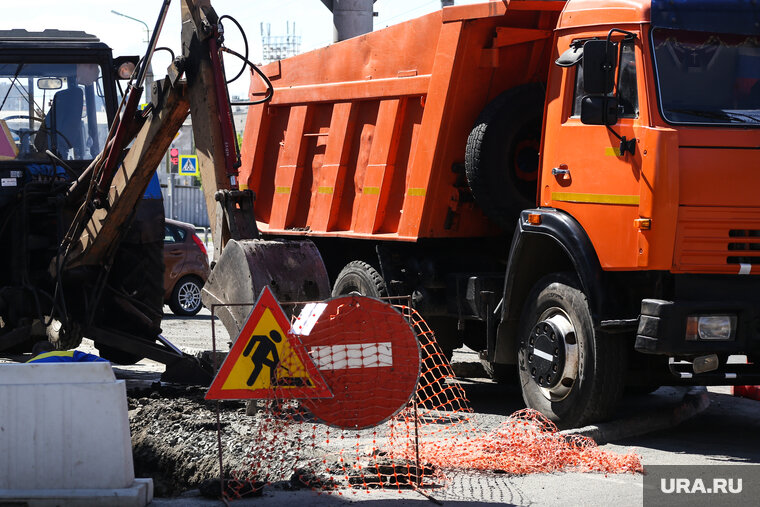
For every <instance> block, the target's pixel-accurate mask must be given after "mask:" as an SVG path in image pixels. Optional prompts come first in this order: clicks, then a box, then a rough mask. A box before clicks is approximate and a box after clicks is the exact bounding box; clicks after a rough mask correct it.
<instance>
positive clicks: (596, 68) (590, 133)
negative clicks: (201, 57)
mask: <svg viewBox="0 0 760 507" xmlns="http://www.w3.org/2000/svg"><path fill="white" fill-rule="evenodd" d="M758 20H760V6H758V4H757V3H752V2H747V1H739V0H737V1H726V0H723V1H719V0H569V1H567V2H559V1H532V0H512V1H507V0H504V1H503V2H501V1H498V2H490V3H484V4H478V5H466V6H454V7H448V8H444V9H443V10H442V11H439V12H435V13H432V14H429V15H427V16H424V17H421V18H418V19H415V20H412V21H408V22H405V23H402V24H399V25H395V26H391V27H388V28H385V29H383V30H379V31H377V32H374V33H370V34H367V35H364V36H361V37H356V38H354V39H350V40H347V41H344V42H341V43H337V44H333V45H331V46H329V47H326V48H323V49H318V50H316V51H312V52H310V53H306V54H302V55H299V56H296V57H293V58H289V59H286V60H282V61H278V62H275V63H271V64H269V65H268V66H266V67H264V69H263V71H264V72H265V73H266V74H267V76H269V78H270V79H271V80H272V82H273V84H274V87H275V94H274V98H273V99H272V101H271V102H269V103H267V104H262V105H259V106H255V107H252V108H251V109H250V112H249V114H248V120H247V125H246V129H245V136H244V143H243V147H242V149H243V166H242V168H241V175H240V176H241V177H240V181H241V183H242V184H243V186H246V185H247V187H248V188H250V189H252V190H253V191H254V192H255V195H256V201H255V212H256V215H257V219H258V221H259V223H258V225H259V228H260V230H261V232H262V234H264V236H266V237H277V238H288V237H294V236H295V237H302V238H303V237H307V238H309V239H311V240H312V241H313V242H314V243H315V245H316V246H317V248H318V249H319V251H320V253H321V255H322V257H323V259H324V262H325V265H326V266H327V269H328V272H329V275H330V277H331V281H332V286H333V294H335V295H337V294H343V293H352V292H358V293H362V294H366V295H370V296H387V295H389V296H402V295H411V299H412V301H413V303H414V305H415V306H416V307H417V308H418V309H419V310H420V311H421V313H422V314H423V316H425V317H426V319H427V320H428V322H429V323H430V324H431V326H432V327H433V329H434V330H435V331H436V334H437V336H438V338H439V341H440V342H441V344H442V346H443V347H444V348H445V349H452V348H454V347H457V346H459V345H460V344H462V343H465V344H467V345H468V346H469V347H471V348H473V349H475V350H478V351H480V353H481V358H482V359H483V361H484V362H486V364H487V365H488V366H489V368H490V369H491V370H492V372H493V373H494V374H495V375H499V374H502V376H504V377H506V375H504V373H505V372H508V371H509V367H510V366H512V367H514V365H517V366H518V368H517V369H518V371H519V377H520V384H521V386H522V390H523V397H524V399H525V401H526V403H527V404H528V406H530V407H534V408H536V409H538V410H540V411H542V412H544V413H545V414H547V415H548V416H550V417H551V418H552V419H553V420H555V421H557V422H558V423H559V424H560V425H563V426H569V425H578V424H583V423H585V422H588V421H591V420H598V419H601V418H604V417H606V416H608V415H610V413H611V412H612V410H613V409H614V407H615V404H616V403H617V401H618V400H619V398H620V396H621V393H622V392H623V389H624V387H626V386H631V387H634V388H635V389H637V390H651V389H653V388H655V387H656V386H659V385H664V384H700V385H709V384H755V383H759V382H757V380H758V379H759V378H760V370H758V367H757V366H755V365H752V364H749V365H747V364H736V365H734V364H726V359H727V357H728V356H729V355H732V354H747V355H748V356H749V357H750V363H751V362H752V359H753V357H754V359H755V362H757V360H758V359H760V283H759V282H758V277H757V274H758V272H760V266H759V267H758V268H755V265H758V264H760V197H758V193H757V189H758V188H759V187H760V129H759V128H760V84H758V82H760V47H759V46H758V42H757V41H758V39H759V38H760V23H758ZM259 92H260V90H259V89H258V88H256V87H255V86H254V87H253V88H252V89H251V93H252V94H253V95H254V96H255V95H257V94H258V93H259Z"/></svg>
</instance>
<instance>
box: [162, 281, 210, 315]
mask: <svg viewBox="0 0 760 507" xmlns="http://www.w3.org/2000/svg"><path fill="white" fill-rule="evenodd" d="M202 287H203V282H202V281H201V279H200V278H198V277H197V276H191V275H188V276H183V277H182V278H180V279H179V281H178V282H177V285H175V286H174V290H173V291H172V295H171V299H170V300H169V308H171V309H172V312H173V313H174V315H195V314H196V313H198V312H199V311H200V310H201V307H202V306H203V304H202V303H201V288H202Z"/></svg>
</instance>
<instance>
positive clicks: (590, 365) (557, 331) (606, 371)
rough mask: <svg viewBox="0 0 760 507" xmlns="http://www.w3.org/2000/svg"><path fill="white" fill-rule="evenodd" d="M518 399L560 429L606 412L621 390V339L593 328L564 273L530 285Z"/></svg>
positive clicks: (580, 297) (522, 328)
mask: <svg viewBox="0 0 760 507" xmlns="http://www.w3.org/2000/svg"><path fill="white" fill-rule="evenodd" d="M519 336H520V343H519V349H518V365H519V374H520V386H521V388H522V393H523V399H524V400H525V403H526V405H527V406H528V407H530V408H534V409H536V410H538V411H540V412H541V413H543V414H544V415H546V416H547V417H548V418H549V419H551V420H552V421H554V422H555V423H556V424H557V425H558V426H560V427H562V428H569V427H577V426H582V425H584V424H587V423H589V422H592V421H598V420H601V419H604V418H606V417H609V416H610V415H611V413H612V410H613V409H614V408H615V405H616V403H617V402H618V400H619V399H620V397H621V395H622V392H623V385H624V380H625V379H624V377H625V371H626V370H625V354H624V352H625V350H624V343H623V341H622V340H618V339H616V337H614V336H608V335H604V334H603V333H601V332H598V331H595V330H594V326H593V323H592V320H591V313H590V311H589V307H588V301H587V299H586V296H585V295H584V294H583V291H582V290H581V285H580V282H579V281H578V279H577V278H576V277H575V276H574V275H573V274H569V273H558V274H552V275H548V276H546V277H544V278H542V279H541V280H539V281H538V282H537V283H536V284H535V285H534V286H533V289H532V290H531V293H530V295H529V296H528V299H527V303H526V305H525V307H524V308H523V312H522V316H521V318H520V335H519Z"/></svg>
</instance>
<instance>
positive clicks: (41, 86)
mask: <svg viewBox="0 0 760 507" xmlns="http://www.w3.org/2000/svg"><path fill="white" fill-rule="evenodd" d="M136 62H137V58H136V57H124V58H116V59H114V58H113V56H112V52H111V49H110V48H109V47H108V46H107V45H106V44H104V43H103V42H101V41H100V40H99V39H98V38H97V37H95V36H94V35H90V34H87V33H85V32H78V31H62V30H45V31H42V32H29V31H26V30H22V29H14V30H3V31H0V178H1V179H0V182H1V183H0V185H1V186H0V221H2V224H3V225H2V226H1V227H0V241H2V243H3V245H5V247H4V248H3V250H2V253H0V259H2V265H3V266H4V268H3V269H2V270H0V318H1V319H2V326H0V350H7V349H11V350H14V349H15V350H18V351H28V350H29V349H30V348H31V344H32V343H33V342H34V341H36V340H44V339H48V340H50V341H52V342H53V343H54V344H55V345H56V347H58V348H60V349H67V348H73V347H76V346H77V345H78V344H79V343H80V342H81V339H82V336H83V334H84V333H86V332H87V331H86V330H85V329H86V328H87V327H88V326H91V325H92V326H98V327H117V323H119V325H120V324H121V323H122V322H124V323H127V325H126V328H125V329H127V330H128V332H130V333H133V334H134V335H137V336H139V337H141V338H142V339H145V340H147V341H149V342H152V341H155V339H156V336H157V335H158V333H159V332H160V322H161V315H162V310H163V300H162V296H163V287H162V273H163V257H162V248H163V244H162V240H163V205H162V199H161V192H160V188H159V187H158V182H157V180H156V181H155V185H154V186H153V187H151V190H152V191H149V192H148V193H147V194H146V197H151V199H143V200H142V201H141V203H140V205H139V206H137V208H136V211H135V213H134V219H133V221H132V222H131V226H130V227H128V228H126V229H125V232H124V239H123V241H122V243H121V246H120V248H119V253H118V254H117V261H116V262H115V263H114V266H103V267H101V268H99V269H101V270H102V273H100V274H98V273H89V274H87V276H79V277H77V276H73V277H68V278H67V279H66V280H64V279H63V278H62V277H61V276H60V275H61V272H60V270H61V263H60V262H57V261H56V259H58V258H60V256H61V254H63V253H64V252H62V251H61V250H62V248H63V247H62V246H61V245H63V244H64V243H65V241H64V238H65V237H66V235H67V234H68V229H69V226H70V224H71V222H72V219H73V218H74V217H75V216H76V215H77V214H78V213H79V212H80V211H81V209H82V206H83V202H84V200H85V196H86V193H87V181H85V180H84V177H83V176H82V175H83V174H85V173H86V169H87V168H88V167H89V166H90V165H91V164H92V163H93V160H94V159H96V158H97V156H98V155H99V153H100V152H101V150H102V149H103V148H104V144H105V141H106V138H107V135H108V132H109V129H110V128H111V126H112V125H113V123H114V119H115V118H116V115H117V106H118V102H119V100H120V98H121V93H120V89H119V86H120V84H119V80H122V79H126V78H129V77H130V75H131V73H132V71H133V69H134V68H135V64H136ZM80 178H82V179H83V184H82V185H79V189H78V190H76V191H75V190H73V189H74V187H75V185H73V184H74V182H76V181H77V180H78V179H80ZM80 275H84V273H80ZM90 275H92V276H90ZM96 280H100V281H102V280H107V281H106V283H105V287H106V288H105V290H97V289H96V286H97V284H98V283H100V281H96ZM93 295H94V297H93ZM87 334H88V337H90V338H95V336H94V334H91V333H89V332H87ZM96 345H100V343H99V342H98V340H97V339H96ZM101 354H102V355H103V356H104V357H106V358H110V359H112V360H114V361H121V362H133V361H134V360H136V359H137V358H139V357H137V356H136V355H133V354H120V353H119V351H118V350H115V349H114V348H113V347H107V346H104V347H102V348H101Z"/></svg>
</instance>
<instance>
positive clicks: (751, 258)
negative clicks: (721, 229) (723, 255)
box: [727, 229, 760, 264]
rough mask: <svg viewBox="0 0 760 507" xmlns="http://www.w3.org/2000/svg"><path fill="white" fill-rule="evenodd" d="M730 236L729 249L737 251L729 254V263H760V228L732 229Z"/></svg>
mask: <svg viewBox="0 0 760 507" xmlns="http://www.w3.org/2000/svg"><path fill="white" fill-rule="evenodd" d="M728 237H729V238H731V241H729V243H728V249H729V250H731V251H732V252H733V251H735V252H737V253H736V254H734V255H729V256H728V258H727V262H728V263H729V264H760V230H758V229H731V230H729V231H728ZM739 252H741V253H739Z"/></svg>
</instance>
